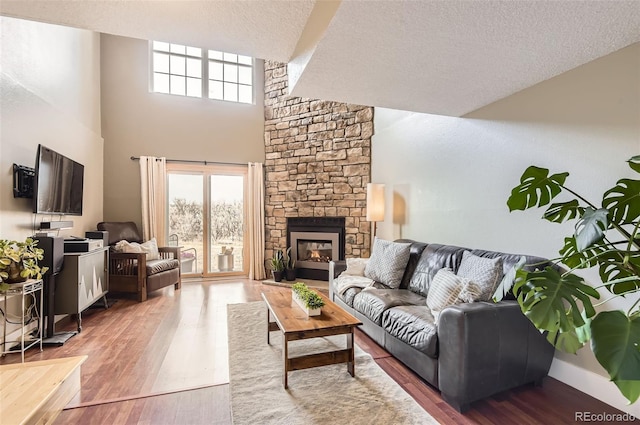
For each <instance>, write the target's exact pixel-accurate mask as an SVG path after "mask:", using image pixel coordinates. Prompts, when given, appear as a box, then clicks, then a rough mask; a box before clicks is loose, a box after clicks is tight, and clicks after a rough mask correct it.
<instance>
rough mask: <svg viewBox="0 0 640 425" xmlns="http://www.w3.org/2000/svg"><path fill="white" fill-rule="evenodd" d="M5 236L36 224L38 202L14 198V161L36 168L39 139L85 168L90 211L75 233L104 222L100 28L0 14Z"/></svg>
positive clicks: (27, 231) (0, 204)
mask: <svg viewBox="0 0 640 425" xmlns="http://www.w3.org/2000/svg"><path fill="white" fill-rule="evenodd" d="M0 27H1V33H2V40H1V45H0V46H1V50H0V64H1V65H2V72H1V73H0V108H1V111H2V113H1V115H0V173H1V176H2V179H1V180H0V238H3V239H24V238H25V237H27V236H30V235H32V234H33V233H34V223H35V224H36V225H39V222H40V221H50V220H58V219H60V218H61V217H59V216H55V217H52V216H49V215H42V214H38V215H35V214H33V213H32V212H31V211H32V204H31V200H30V199H19V198H18V199H14V198H13V191H12V187H13V178H12V175H13V173H12V165H13V163H16V164H19V165H25V166H28V167H34V166H35V160H36V149H37V146H38V144H39V143H41V144H43V145H45V146H47V147H49V148H51V149H53V150H55V151H57V152H59V153H61V154H63V155H66V156H68V157H69V158H71V159H73V160H75V161H77V162H79V163H81V164H83V165H84V166H85V176H84V209H83V215H82V216H68V217H65V218H64V219H67V220H73V221H74V227H73V229H71V230H66V231H62V232H61V233H60V234H61V235H84V231H85V230H91V229H95V224H96V222H97V221H100V220H101V219H102V198H103V193H102V192H103V188H102V179H103V177H102V175H103V171H102V164H103V158H102V155H103V154H102V148H103V143H102V138H101V136H100V40H99V36H98V35H97V34H96V33H93V32H91V31H86V30H78V29H72V28H67V27H62V26H57V25H49V24H42V23H37V22H32V21H25V20H20V19H13V18H7V17H0Z"/></svg>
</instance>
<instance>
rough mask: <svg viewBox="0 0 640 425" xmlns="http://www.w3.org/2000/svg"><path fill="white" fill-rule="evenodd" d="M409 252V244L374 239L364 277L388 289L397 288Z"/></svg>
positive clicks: (400, 281)
mask: <svg viewBox="0 0 640 425" xmlns="http://www.w3.org/2000/svg"><path fill="white" fill-rule="evenodd" d="M410 250H411V244H410V243H400V242H391V241H385V240H383V239H378V238H376V239H375V241H374V244H373V252H372V253H371V258H370V259H369V261H368V262H367V266H366V267H365V270H364V275H365V276H366V277H368V278H369V279H373V280H375V281H376V282H380V283H384V284H385V285H387V286H388V287H389V288H398V287H399V286H400V284H401V283H402V276H403V275H404V271H405V269H406V267H407V262H408V261H409V253H410Z"/></svg>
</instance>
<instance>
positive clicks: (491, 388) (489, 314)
mask: <svg viewBox="0 0 640 425" xmlns="http://www.w3.org/2000/svg"><path fill="white" fill-rule="evenodd" d="M397 242H405V243H407V242H409V243H411V246H410V254H409V259H408V261H407V264H406V268H405V269H404V274H403V276H402V281H401V283H400V286H399V288H397V289H392V288H389V287H387V286H386V285H384V284H383V283H381V282H375V283H373V285H372V286H371V287H368V288H366V289H362V288H358V287H351V288H349V289H347V290H346V291H344V287H342V288H340V289H341V290H342V291H344V292H342V293H338V291H337V290H336V286H337V284H336V281H337V278H338V276H339V275H340V274H341V273H342V272H343V271H345V269H346V262H344V261H336V262H331V263H330V265H329V295H330V298H331V299H332V300H333V301H334V302H336V303H337V304H339V305H340V306H342V307H343V308H344V309H345V310H347V311H349V312H350V313H351V314H353V315H354V316H355V317H357V318H358V319H360V320H361V321H362V323H363V325H362V326H361V327H360V328H361V330H363V331H364V332H365V333H366V334H367V335H369V336H370V337H371V338H372V339H373V340H374V341H376V342H377V343H378V344H379V345H381V346H382V347H384V348H385V349H386V350H387V351H388V352H389V353H391V354H392V355H393V356H394V357H396V358H397V359H399V360H400V361H402V362H403V363H404V364H405V365H406V366H408V367H409V368H411V369H412V370H413V371H415V372H416V373H417V374H418V375H419V376H420V377H422V378H423V379H424V380H425V381H427V382H428V383H429V384H431V385H433V386H434V387H436V388H438V389H439V390H440V392H441V395H442V398H443V399H444V400H445V401H447V402H448V403H449V404H450V405H452V406H453V407H454V408H456V409H457V410H458V411H461V412H464V411H465V410H467V409H468V408H469V407H470V404H471V403H472V402H474V401H477V400H480V399H483V398H486V397H489V396H492V395H494V394H497V393H499V392H502V391H505V390H508V389H511V388H515V387H518V386H521V385H524V384H528V383H533V384H536V385H540V384H541V383H542V380H543V378H544V377H545V376H546V375H547V374H548V372H549V367H550V365H551V361H552V359H553V353H554V348H553V346H552V345H551V344H549V343H548V342H547V340H546V338H545V337H544V336H543V335H541V334H540V332H539V331H538V330H537V329H536V328H535V327H534V326H533V325H532V324H531V322H530V321H529V320H528V319H527V318H526V317H525V316H524V315H523V314H522V312H521V310H520V307H519V305H518V303H517V302H516V301H515V300H513V298H512V299H511V300H503V301H501V302H498V303H494V302H493V301H488V302H483V301H478V302H472V303H460V304H456V305H452V306H449V307H446V308H444V309H443V310H442V311H441V312H440V314H439V316H438V318H437V319H436V318H434V315H433V314H432V312H431V310H430V308H429V307H428V306H427V304H426V300H427V296H428V293H429V287H430V285H431V283H432V281H433V278H434V276H435V275H436V273H437V272H438V271H439V270H440V269H442V268H445V267H447V268H450V269H452V270H453V272H457V271H458V269H459V267H460V263H461V261H462V258H463V254H464V252H465V251H469V252H470V253H472V254H474V255H476V256H478V257H484V258H488V259H496V258H497V257H501V258H502V264H503V272H504V273H507V272H508V271H509V270H510V269H511V268H512V267H513V265H514V264H515V263H516V262H517V261H518V260H519V259H520V258H521V257H522V256H521V255H515V254H505V253H501V252H493V251H483V250H477V249H469V248H462V247H457V246H451V245H440V244H426V243H421V242H415V241H408V240H400V241H397ZM525 257H526V259H527V261H526V264H528V265H529V264H535V263H544V262H545V261H547V260H545V259H542V258H538V257H532V256H525ZM542 266H543V265H538V266H537V267H542ZM525 269H526V267H525Z"/></svg>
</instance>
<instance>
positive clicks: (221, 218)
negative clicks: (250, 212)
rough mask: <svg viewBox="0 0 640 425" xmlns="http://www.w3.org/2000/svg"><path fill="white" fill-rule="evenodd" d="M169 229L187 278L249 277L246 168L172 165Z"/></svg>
mask: <svg viewBox="0 0 640 425" xmlns="http://www.w3.org/2000/svg"><path fill="white" fill-rule="evenodd" d="M167 175H168V184H167V185H168V192H169V193H168V205H167V211H168V214H167V217H168V223H167V228H168V233H169V241H170V243H173V244H177V245H180V246H181V247H182V258H181V269H182V273H183V275H185V276H226V275H246V274H247V273H248V270H246V269H247V267H246V264H247V262H246V261H245V258H246V247H247V244H246V241H245V237H244V234H245V232H244V225H245V217H246V212H245V205H246V202H245V196H246V195H245V194H246V180H247V169H246V167H242V166H230V165H204V164H203V165H199V164H198V165H194V164H181V163H169V164H167Z"/></svg>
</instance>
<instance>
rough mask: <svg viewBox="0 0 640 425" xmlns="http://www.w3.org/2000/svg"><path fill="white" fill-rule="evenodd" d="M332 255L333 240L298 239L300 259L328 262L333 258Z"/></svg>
mask: <svg viewBox="0 0 640 425" xmlns="http://www.w3.org/2000/svg"><path fill="white" fill-rule="evenodd" d="M332 255H333V245H332V242H331V241H327V240H306V239H298V261H312V262H315V263H328V262H329V261H331V260H333V257H332Z"/></svg>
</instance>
